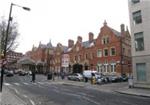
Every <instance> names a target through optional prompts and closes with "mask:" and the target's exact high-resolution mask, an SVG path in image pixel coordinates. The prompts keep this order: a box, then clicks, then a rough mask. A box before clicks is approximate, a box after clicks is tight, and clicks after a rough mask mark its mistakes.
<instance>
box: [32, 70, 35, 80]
mask: <svg viewBox="0 0 150 105" xmlns="http://www.w3.org/2000/svg"><path fill="white" fill-rule="evenodd" d="M31 82H35V71H32V81H31Z"/></svg>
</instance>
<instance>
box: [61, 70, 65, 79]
mask: <svg viewBox="0 0 150 105" xmlns="http://www.w3.org/2000/svg"><path fill="white" fill-rule="evenodd" d="M64 77H65V73H64V72H61V79H62V80H63V79H64Z"/></svg>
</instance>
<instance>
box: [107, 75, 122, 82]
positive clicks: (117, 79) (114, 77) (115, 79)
mask: <svg viewBox="0 0 150 105" xmlns="http://www.w3.org/2000/svg"><path fill="white" fill-rule="evenodd" d="M108 78H109V81H110V82H121V81H122V79H121V76H117V75H111V76H108Z"/></svg>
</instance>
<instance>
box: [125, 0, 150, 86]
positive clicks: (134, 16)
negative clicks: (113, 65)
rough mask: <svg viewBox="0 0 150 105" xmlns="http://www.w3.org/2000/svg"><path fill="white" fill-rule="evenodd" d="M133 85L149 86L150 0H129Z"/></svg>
mask: <svg viewBox="0 0 150 105" xmlns="http://www.w3.org/2000/svg"><path fill="white" fill-rule="evenodd" d="M128 4H129V14H130V27H131V41H132V60H133V61H132V63H133V77H134V86H136V87H148V88H150V0H129V1H128Z"/></svg>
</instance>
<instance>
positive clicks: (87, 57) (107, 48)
mask: <svg viewBox="0 0 150 105" xmlns="http://www.w3.org/2000/svg"><path fill="white" fill-rule="evenodd" d="M88 37H89V39H88V40H87V41H84V42H83V40H82V37H81V36H78V37H77V41H76V43H74V41H73V40H71V39H69V40H68V46H67V47H66V46H63V45H62V44H60V43H58V44H57V46H56V47H53V46H52V44H51V42H49V43H48V44H47V45H43V44H41V43H40V44H39V46H38V48H36V47H34V46H33V49H32V51H30V52H28V53H27V55H29V56H30V58H32V59H33V60H35V62H36V65H41V66H39V70H41V72H43V71H44V70H45V71H46V70H50V71H55V72H60V71H61V70H65V71H66V72H82V71H83V70H97V71H98V72H101V73H103V74H106V75H113V74H116V75H120V74H129V73H130V72H131V38H130V34H129V31H128V29H126V30H125V27H124V25H123V24H122V25H121V26H120V32H118V31H116V30H114V29H113V28H111V27H109V26H108V25H107V23H106V21H105V22H104V25H103V27H101V28H100V32H99V34H98V36H97V38H95V39H94V34H93V33H92V32H89V34H88ZM77 66H78V67H80V68H76V67H77ZM44 67H45V68H44ZM42 68H43V69H42ZM37 69H38V68H37Z"/></svg>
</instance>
